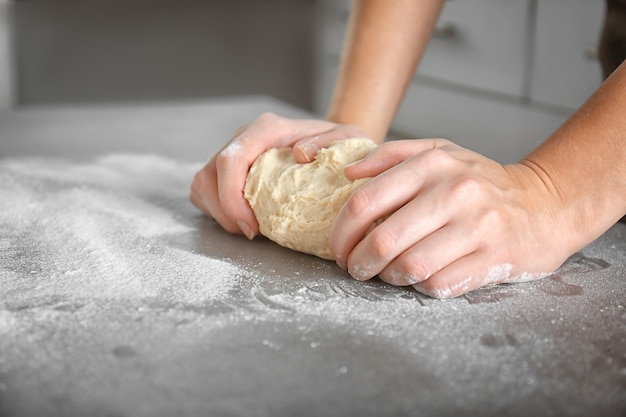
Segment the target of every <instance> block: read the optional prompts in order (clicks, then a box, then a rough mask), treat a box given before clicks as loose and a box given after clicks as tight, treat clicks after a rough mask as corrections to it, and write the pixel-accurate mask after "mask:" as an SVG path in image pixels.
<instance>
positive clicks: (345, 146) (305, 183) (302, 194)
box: [244, 138, 376, 260]
mask: <svg viewBox="0 0 626 417" xmlns="http://www.w3.org/2000/svg"><path fill="white" fill-rule="evenodd" d="M375 147H376V144H375V143H374V142H373V141H371V140H370V139H365V138H355V139H345V140H340V141H336V142H334V143H332V144H331V145H330V146H329V147H328V148H326V149H321V150H320V151H319V152H318V153H317V156H316V157H315V160H314V161H312V162H310V163H307V164H300V163H297V162H296V160H295V159H294V157H293V150H292V148H275V149H270V150H268V151H266V152H265V153H263V154H262V155H261V156H259V157H258V158H257V160H256V161H255V162H254V164H253V165H252V167H251V168H250V171H249V172H248V177H247V180H246V185H245V189H244V197H245V198H246V200H247V201H248V203H249V204H250V207H251V208H252V211H253V212H254V214H255V216H256V219H257V221H258V223H259V230H260V232H261V234H262V235H263V236H265V237H267V238H268V239H270V240H272V241H274V242H276V243H278V244H279V245H281V246H284V247H287V248H290V249H293V250H296V251H299V252H304V253H308V254H311V255H316V256H319V257H320V258H324V259H329V260H333V259H334V258H333V256H332V254H331V253H330V249H329V248H328V236H329V234H330V229H331V227H332V225H333V222H334V220H335V217H337V214H338V213H339V210H340V209H341V207H342V206H343V204H344V203H345V201H346V200H347V199H348V197H349V196H350V195H351V194H352V193H353V192H354V190H356V189H357V188H359V187H360V186H362V185H363V184H365V183H366V182H367V181H368V180H369V179H368V178H361V179H358V180H356V181H353V182H352V181H350V180H348V179H347V178H346V177H345V175H344V174H343V169H344V168H345V166H346V165H348V164H350V163H352V162H355V161H358V160H359V159H362V158H364V157H365V156H366V155H367V154H369V153H370V152H371V151H372V150H373V149H374V148H375Z"/></svg>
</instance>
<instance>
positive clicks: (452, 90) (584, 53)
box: [314, 0, 604, 163]
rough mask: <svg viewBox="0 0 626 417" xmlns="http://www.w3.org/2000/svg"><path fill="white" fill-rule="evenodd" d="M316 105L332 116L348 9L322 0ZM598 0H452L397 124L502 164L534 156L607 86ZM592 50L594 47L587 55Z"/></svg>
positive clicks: (406, 132)
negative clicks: (599, 55) (599, 53)
mask: <svg viewBox="0 0 626 417" xmlns="http://www.w3.org/2000/svg"><path fill="white" fill-rule="evenodd" d="M319 6H320V7H321V8H322V10H321V12H320V14H319V16H320V17H321V20H322V24H321V25H320V29H321V30H322V31H323V32H324V33H323V34H320V36H319V37H318V39H319V40H320V42H319V44H318V54H319V55H318V56H319V62H318V67H317V71H316V73H317V77H316V87H315V97H314V105H315V109H316V110H317V111H318V112H319V113H320V114H324V113H325V112H326V108H327V106H328V103H329V101H330V97H331V94H332V90H333V86H334V81H335V77H336V73H337V70H338V66H339V55H340V51H341V44H342V41H343V35H344V32H345V25H346V22H347V11H348V8H349V2H348V1H346V0H343V1H340V2H334V1H331V0H324V1H320V2H319ZM603 12H604V2H601V1H598V0H594V1H591V0H524V1H521V0H451V1H448V2H446V4H445V6H444V10H443V12H442V15H441V17H440V19H439V22H438V26H437V30H436V31H435V34H434V35H433V38H432V40H431V42H430V43H429V46H428V49H427V51H426V53H425V56H424V58H423V60H422V63H421V64H420V67H419V70H418V73H417V74H416V76H415V78H414V80H413V82H412V84H411V86H410V87H409V89H408V91H407V94H406V97H405V99H404V102H403V104H402V106H401V107H400V109H399V111H398V113H397V115H396V117H395V119H394V121H393V123H392V126H391V133H392V136H394V137H428V136H437V137H447V138H449V139H451V140H453V141H454V142H456V143H459V144H460V145H462V146H464V147H467V148H470V149H473V150H475V151H477V152H480V153H482V154H484V155H486V156H489V157H491V158H494V159H496V160H498V161H500V162H503V163H509V162H514V161H516V160H518V159H519V158H521V157H523V156H524V155H525V154H527V153H528V152H530V151H531V150H532V149H533V148H534V147H535V146H537V145H538V144H539V143H541V142H542V141H543V140H544V139H545V138H546V137H547V136H548V135H549V134H550V133H551V132H553V131H554V129H556V128H557V127H558V126H559V125H560V124H561V123H563V122H564V121H565V119H567V117H569V115H570V114H571V113H572V112H573V111H574V110H575V108H576V107H577V106H578V105H580V103H581V102H582V101H583V100H584V98H586V97H587V96H588V95H589V94H590V93H591V92H593V91H594V90H595V89H596V88H597V87H598V85H599V84H600V65H599V63H598V62H597V60H594V59H590V58H588V56H589V55H590V54H591V55H593V53H592V50H593V48H595V47H596V46H597V43H598V40H599V34H600V30H601V25H602V18H603ZM589 48H591V49H589Z"/></svg>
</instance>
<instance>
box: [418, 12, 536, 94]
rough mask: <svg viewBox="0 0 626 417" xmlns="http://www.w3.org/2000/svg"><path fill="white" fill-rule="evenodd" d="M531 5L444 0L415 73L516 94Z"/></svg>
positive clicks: (521, 80)
mask: <svg viewBox="0 0 626 417" xmlns="http://www.w3.org/2000/svg"><path fill="white" fill-rule="evenodd" d="M529 11H530V9H529V3H528V1H526V0H524V1H522V0H455V1H448V2H446V3H445V6H444V9H443V12H442V14H441V16H440V18H439V21H438V23H437V28H436V30H435V33H434V34H433V38H432V39H431V41H430V43H429V45H428V49H427V50H426V54H425V55H424V59H423V61H422V63H421V65H420V67H419V70H418V74H420V75H426V76H428V77H429V78H433V79H436V80H441V81H447V82H452V83H454V84H458V85H463V86H468V87H471V88H474V89H481V90H488V91H490V92H497V93H505V94H509V95H513V96H520V95H521V94H522V89H523V86H524V59H525V55H526V53H527V52H526V51H527V49H526V48H527V45H528V42H527V35H528V31H527V23H528V17H529Z"/></svg>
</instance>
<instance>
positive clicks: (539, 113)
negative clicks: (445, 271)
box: [0, 0, 605, 162]
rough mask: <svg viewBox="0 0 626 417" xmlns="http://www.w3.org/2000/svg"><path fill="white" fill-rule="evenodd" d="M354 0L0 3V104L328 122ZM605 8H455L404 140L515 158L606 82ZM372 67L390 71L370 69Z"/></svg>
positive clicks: (401, 117)
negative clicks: (127, 107)
mask: <svg viewBox="0 0 626 417" xmlns="http://www.w3.org/2000/svg"><path fill="white" fill-rule="evenodd" d="M349 7H350V1H349V0H263V1H258V0H205V1H199V0H107V1H104V0H100V1H98V0H67V1H61V0H56V1H55V0H0V109H9V108H27V107H30V106H40V105H84V104H98V103H106V104H110V103H120V102H125V103H127V102H138V103H140V102H146V101H173V100H189V99H192V100H198V99H200V100H203V99H214V98H216V97H225V96H246V95H268V96H272V97H275V98H277V99H279V100H282V101H285V102H287V103H290V104H293V105H295V106H297V107H300V108H303V109H306V110H310V111H313V112H316V113H317V114H318V115H323V114H324V112H325V109H326V106H327V104H328V101H329V99H330V95H331V92H332V87H333V83H334V78H335V75H336V72H337V68H338V65H339V56H340V51H341V44H342V40H343V34H344V31H345V26H346V21H347V16H348V12H349ZM604 8H605V2H604V1H600V0H594V1H590V0H450V1H447V2H446V4H445V6H444V11H443V14H442V16H441V18H440V20H439V24H438V26H437V29H436V31H435V33H434V36H433V39H432V41H431V43H430V44H429V48H428V50H427V53H426V56H425V57H424V60H423V62H422V64H421V65H420V69H419V71H418V74H416V76H415V79H414V82H413V83H412V85H411V87H410V89H409V91H408V92H407V96H406V98H405V101H404V104H403V106H402V108H401V109H400V111H399V113H398V115H397V117H396V119H395V120H394V123H393V126H392V132H391V133H392V136H395V137H424V136H440V137H448V138H450V139H452V140H455V141H457V142H459V143H460V144H461V145H463V146H467V147H470V148H472V149H474V150H477V151H479V152H482V153H484V154H486V155H487V156H490V157H493V158H495V159H498V160H500V161H501V162H509V161H512V160H515V159H518V158H519V157H521V156H523V155H524V154H525V153H527V152H528V151H529V150H530V149H532V148H533V147H534V146H536V144H538V143H539V142H541V141H542V140H543V139H545V137H546V136H547V135H549V134H550V132H551V131H552V130H553V129H554V128H556V127H557V126H558V125H559V124H560V123H562V122H563V121H564V120H565V119H566V118H567V117H568V116H569V115H570V114H571V113H572V112H573V111H574V109H576V108H577V107H578V106H579V105H580V104H581V103H582V102H583V101H584V100H585V99H586V98H587V97H588V95H589V94H591V93H592V92H593V91H594V90H595V89H596V88H597V87H598V85H599V84H600V82H601V78H602V77H601V70H600V66H599V63H598V60H597V46H598V41H599V36H600V32H601V28H602V22H603V19H604V12H605V10H604ZM372 65H385V63H384V62H372Z"/></svg>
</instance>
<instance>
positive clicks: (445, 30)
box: [433, 22, 458, 39]
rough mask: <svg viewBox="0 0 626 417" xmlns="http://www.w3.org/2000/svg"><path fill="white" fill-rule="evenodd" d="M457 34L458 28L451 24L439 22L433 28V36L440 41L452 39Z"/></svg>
mask: <svg viewBox="0 0 626 417" xmlns="http://www.w3.org/2000/svg"><path fill="white" fill-rule="evenodd" d="M457 33H458V28H457V27H456V25H455V24H454V23H452V22H441V23H438V24H437V26H435V29H434V30H433V36H434V37H435V38H440V39H449V38H454V37H455V36H456V35H457Z"/></svg>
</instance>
